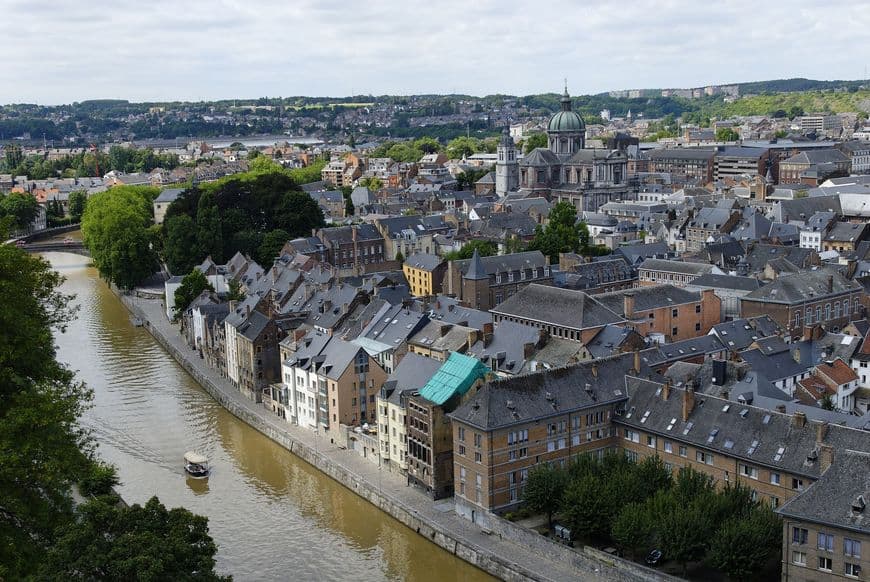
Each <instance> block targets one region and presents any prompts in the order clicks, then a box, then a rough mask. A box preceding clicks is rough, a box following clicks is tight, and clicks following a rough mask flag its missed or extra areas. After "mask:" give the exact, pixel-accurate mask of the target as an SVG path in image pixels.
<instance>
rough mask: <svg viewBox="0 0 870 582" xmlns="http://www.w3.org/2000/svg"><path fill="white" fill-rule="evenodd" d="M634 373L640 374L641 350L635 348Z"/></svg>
mask: <svg viewBox="0 0 870 582" xmlns="http://www.w3.org/2000/svg"><path fill="white" fill-rule="evenodd" d="M634 373H635V374H640V350H634Z"/></svg>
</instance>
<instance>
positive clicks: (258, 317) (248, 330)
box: [238, 311, 270, 341]
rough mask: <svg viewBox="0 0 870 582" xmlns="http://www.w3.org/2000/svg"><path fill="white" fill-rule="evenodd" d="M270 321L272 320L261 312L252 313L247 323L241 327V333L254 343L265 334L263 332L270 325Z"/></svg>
mask: <svg viewBox="0 0 870 582" xmlns="http://www.w3.org/2000/svg"><path fill="white" fill-rule="evenodd" d="M269 321H270V319H269V318H268V317H267V316H265V315H263V314H262V313H260V312H259V311H252V312H251V315H250V316H249V317H248V319H247V321H245V322H244V323H243V324H242V325H240V326H239V328H238V329H239V333H240V334H242V335H243V336H245V337H246V338H248V339H249V340H251V341H254V340H256V339H257V338H258V337H259V336H260V334H261V333H263V330H265V329H266V326H267V325H269Z"/></svg>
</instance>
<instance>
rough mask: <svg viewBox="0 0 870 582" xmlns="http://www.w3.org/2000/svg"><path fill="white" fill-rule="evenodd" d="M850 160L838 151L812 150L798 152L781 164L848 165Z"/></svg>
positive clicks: (832, 149) (831, 149)
mask: <svg viewBox="0 0 870 582" xmlns="http://www.w3.org/2000/svg"><path fill="white" fill-rule="evenodd" d="M848 161H849V158H848V157H847V156H846V155H845V154H843V152H841V151H840V150H838V149H834V148H830V149H823V150H810V151H806V152H798V153H797V154H795V155H793V156H791V157H790V158H787V159H785V160H783V161H781V162H780V164H830V163H840V164H843V163H846V162H848Z"/></svg>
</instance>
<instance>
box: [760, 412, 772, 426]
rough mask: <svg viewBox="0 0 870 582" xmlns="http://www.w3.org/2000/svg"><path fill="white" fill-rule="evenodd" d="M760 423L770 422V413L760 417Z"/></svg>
mask: <svg viewBox="0 0 870 582" xmlns="http://www.w3.org/2000/svg"><path fill="white" fill-rule="evenodd" d="M761 424H770V415H769V414H765V415H764V418H762V419H761Z"/></svg>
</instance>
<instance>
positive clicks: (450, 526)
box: [123, 295, 608, 582]
mask: <svg viewBox="0 0 870 582" xmlns="http://www.w3.org/2000/svg"><path fill="white" fill-rule="evenodd" d="M123 300H124V301H125V302H128V303H130V304H132V305H134V306H135V307H136V308H138V309H139V310H141V311H142V312H143V313H144V315H145V318H146V321H147V322H148V324H149V325H150V326H151V328H153V331H155V332H158V333H160V335H162V336H163V337H164V339H165V340H166V341H168V342H169V343H170V344H171V345H172V346H173V347H174V348H175V349H176V350H177V351H178V352H179V353H181V354H188V353H191V351H190V347H189V346H188V345H187V343H186V342H185V340H184V338H183V337H182V336H181V334H180V333H179V329H178V326H177V325H174V324H172V323H170V322H169V321H168V320H167V319H166V316H165V314H164V312H163V306H162V302H161V301H157V300H149V299H142V298H137V297H134V296H130V295H127V296H124V297H123ZM188 363H189V364H190V365H192V366H193V367H194V368H195V369H196V370H197V372H199V373H201V374H202V375H203V376H205V377H207V378H208V379H210V380H211V381H212V382H213V383H214V385H215V386H217V387H218V388H219V389H220V390H221V392H222V393H224V394H225V396H227V397H228V398H230V399H232V401H233V402H234V403H236V404H238V405H239V406H241V407H243V408H244V409H245V410H247V411H249V412H251V413H252V414H255V415H257V416H258V417H259V418H261V419H262V420H263V421H265V422H266V423H267V424H269V425H270V426H271V427H273V428H275V429H276V430H278V431H281V432H283V433H285V434H287V435H288V436H289V437H290V438H291V439H293V440H295V441H298V442H301V443H303V444H305V445H307V446H309V447H310V448H312V449H314V450H315V451H316V452H317V453H318V454H319V455H323V456H325V457H327V458H329V460H330V461H331V462H332V463H334V464H336V465H339V466H341V467H342V468H344V469H345V470H346V471H348V472H350V473H352V474H353V475H355V476H358V478H359V479H360V480H361V481H365V482H366V483H368V484H369V486H371V487H373V488H374V487H376V488H377V489H378V492H379V494H380V495H381V496H383V497H386V498H389V499H391V500H393V501H394V502H397V503H398V504H400V505H404V506H405V507H410V508H413V512H414V514H415V515H416V516H419V517H420V518H421V519H422V520H424V521H426V522H429V523H430V524H436V525H437V526H439V527H440V528H442V529H444V530H446V531H449V532H451V536H452V537H453V538H454V539H457V540H460V541H463V542H465V543H467V545H469V546H471V547H477V548H479V549H481V550H483V551H485V552H488V553H490V554H491V555H493V556H494V557H496V558H498V559H499V560H501V561H502V562H504V563H508V564H517V565H520V566H521V567H522V569H524V570H526V571H528V572H530V573H531V574H532V575H533V578H534V579H538V580H548V581H553V582H556V581H562V580H574V579H582V580H606V579H608V577H607V576H605V575H604V573H603V572H601V571H600V570H599V568H597V567H596V563H595V562H593V561H591V560H590V561H589V563H588V569H586V568H584V569H583V570H582V571H581V570H579V569H578V565H577V564H576V563H575V565H574V566H573V567H572V565H571V564H565V563H560V562H555V561H553V560H549V559H547V558H545V557H542V556H540V555H538V554H536V553H534V552H533V551H531V550H530V549H529V548H527V547H524V546H522V545H520V544H517V543H515V542H513V541H511V540H508V539H504V538H502V537H500V536H498V535H490V534H488V533H484V532H483V531H482V530H481V529H480V528H479V527H478V526H476V525H475V524H473V523H471V522H470V521H468V520H466V519H463V518H462V517H459V516H458V515H456V513H455V512H454V511H452V510H448V511H444V505H443V504H439V506H438V507H437V508H436V506H435V504H434V503H433V501H432V499H431V498H430V497H428V496H427V495H426V494H425V493H423V492H421V491H420V490H418V489H416V488H414V487H410V486H408V485H407V482H406V479H405V477H403V476H400V475H398V474H396V473H392V472H390V471H384V470H381V468H380V466H379V465H375V464H374V463H372V462H370V461H367V460H365V459H364V458H362V457H361V456H359V455H358V454H357V453H355V452H353V451H350V450H346V449H342V448H339V447H338V446H336V445H334V444H331V443H330V441H329V439H328V438H327V437H324V436H323V435H322V434H321V435H318V434H317V433H315V432H314V431H311V430H308V429H304V428H300V427H297V426H294V425H291V424H289V423H287V422H286V421H285V420H283V419H281V418H279V417H277V416H276V415H275V414H273V413H272V412H270V411H268V410H266V409H265V408H264V407H263V406H262V405H259V404H257V403H255V402H253V401H251V400H250V399H248V398H246V397H245V396H243V395H242V394H241V393H240V392H239V391H238V390H237V389H236V388H235V387H234V386H233V385H232V383H231V382H230V381H229V380H228V379H226V378H223V377H221V375H220V374H219V373H218V372H217V371H216V370H214V369H213V368H211V367H209V366H208V365H207V364H206V363H205V361H204V360H203V359H201V358H198V357H196V358H188ZM579 567H582V566H579Z"/></svg>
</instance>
